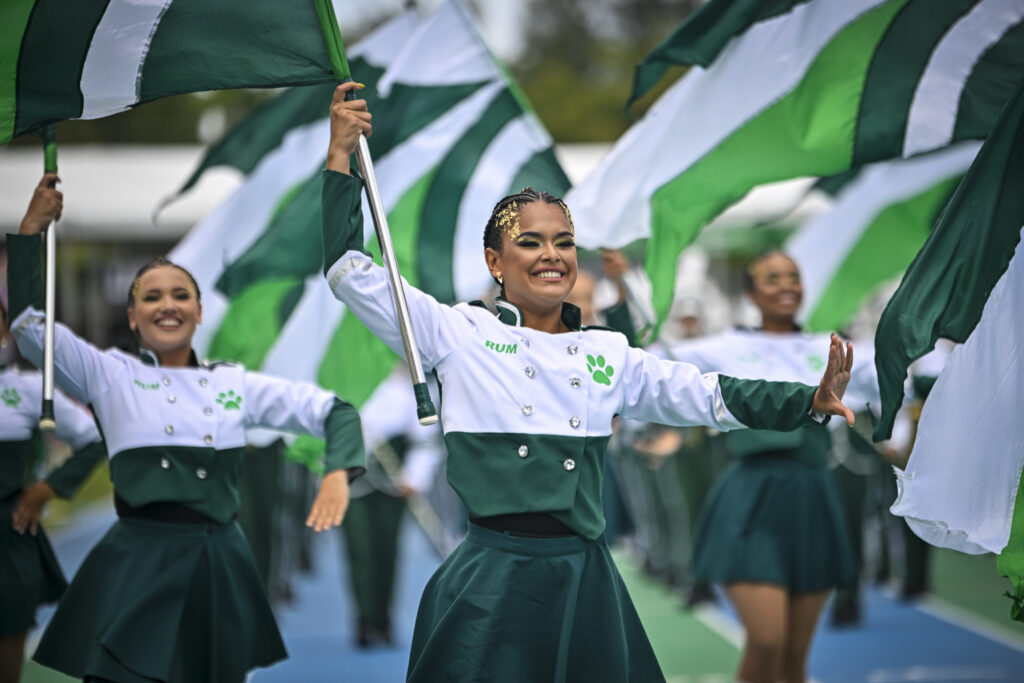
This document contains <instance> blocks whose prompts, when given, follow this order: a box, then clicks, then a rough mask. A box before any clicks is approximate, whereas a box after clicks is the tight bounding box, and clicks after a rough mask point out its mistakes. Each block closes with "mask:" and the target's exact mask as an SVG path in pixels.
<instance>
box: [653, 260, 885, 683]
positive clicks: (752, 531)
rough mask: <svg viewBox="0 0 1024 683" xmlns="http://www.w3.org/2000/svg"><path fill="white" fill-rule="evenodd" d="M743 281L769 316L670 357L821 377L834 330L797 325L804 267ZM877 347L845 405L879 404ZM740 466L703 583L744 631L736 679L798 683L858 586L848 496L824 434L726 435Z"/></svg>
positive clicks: (716, 511)
mask: <svg viewBox="0 0 1024 683" xmlns="http://www.w3.org/2000/svg"><path fill="white" fill-rule="evenodd" d="M744 286H745V288H746V290H747V294H748V296H749V297H750V300H751V301H752V302H753V303H754V305H755V306H756V307H757V308H758V310H759V311H760V314H761V326H760V328H758V329H744V328H740V329H736V330H731V331H728V332H724V333H722V334H718V335H714V336H711V337H704V338H702V339H697V340H694V341H688V342H686V343H682V344H679V345H678V346H677V347H675V348H673V349H672V350H671V354H670V355H671V357H672V358H674V359H676V360H680V361H683V362H687V363H692V364H693V365H695V366H697V367H698V368H700V369H701V370H702V371H704V372H722V373H726V374H728V375H731V376H733V377H743V378H752V377H765V378H768V379H772V380H778V381H796V382H807V381H813V380H814V378H815V377H817V376H818V375H819V374H820V373H821V369H822V368H823V367H825V365H826V363H827V359H826V358H825V356H824V354H823V353H822V349H823V346H824V344H825V343H826V342H827V339H828V335H827V334H808V333H806V332H803V331H802V330H801V329H800V327H799V325H797V322H796V314H797V310H798V309H799V308H800V303H801V301H802V300H803V286H802V284H801V280H800V271H799V268H798V267H797V264H796V263H794V262H793V260H792V259H791V258H790V257H788V256H787V255H785V254H784V253H782V252H779V251H772V252H768V253H765V254H762V255H761V256H759V257H757V258H756V259H754V260H753V261H752V262H751V263H750V264H749V265H748V267H747V269H746V271H745V272H744ZM870 355H871V354H870V349H865V348H864V347H863V346H862V347H860V350H859V352H858V357H859V362H858V367H857V369H856V370H855V371H854V372H852V373H851V375H850V378H849V380H850V383H849V385H848V387H847V392H846V402H847V404H848V405H851V406H860V407H863V406H866V404H867V403H870V402H874V403H876V405H877V402H878V398H877V392H878V389H877V386H878V383H877V377H876V375H875V372H874V363H872V362H871V361H870ZM725 444H726V448H727V449H728V450H729V452H730V454H731V455H732V456H733V457H734V458H735V459H736V462H735V463H734V464H733V465H732V466H731V467H730V468H729V470H727V471H726V473H725V474H724V475H723V476H722V478H721V479H720V480H719V481H718V482H717V483H716V485H715V486H714V488H713V489H712V490H711V492H710V493H709V494H708V497H707V500H706V502H705V505H704V509H703V512H702V514H701V520H700V523H699V525H698V529H697V535H696V543H695V546H694V568H695V571H696V573H697V575H698V576H700V577H701V578H703V579H707V580H709V581H711V582H713V583H717V584H721V585H722V586H723V587H724V589H725V592H726V594H727V595H728V597H729V600H730V601H731V602H732V603H733V605H734V606H735V608H736V611H737V613H738V615H739V618H740V621H741V622H742V623H743V627H744V630H745V631H746V638H745V643H744V648H743V656H742V658H741V661H740V666H739V671H738V672H737V679H738V680H742V681H749V682H750V683H775V682H776V681H786V682H787V683H798V682H801V681H803V680H805V678H806V664H807V657H808V654H809V652H810V648H811V641H812V638H813V635H814V631H815V627H816V625H817V623H818V618H819V615H820V614H821V611H822V609H823V607H824V606H825V602H826V600H827V599H828V596H829V593H830V592H831V591H832V589H833V588H834V587H836V586H846V585H849V584H850V583H851V582H853V581H855V578H856V577H855V571H854V563H853V554H852V548H851V546H850V543H849V539H848V535H847V530H846V526H845V522H844V520H843V516H842V510H841V508H840V505H839V492H838V490H837V489H836V485H835V481H834V480H833V475H832V472H831V471H830V470H829V468H828V466H827V465H826V461H825V458H826V455H827V453H828V451H829V448H830V447H831V437H830V435H829V433H828V431H827V430H824V429H823V430H801V431H799V432H780V431H769V430H750V431H743V432H733V433H730V434H726V435H725Z"/></svg>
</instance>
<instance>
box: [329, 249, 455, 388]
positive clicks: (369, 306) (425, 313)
mask: <svg viewBox="0 0 1024 683" xmlns="http://www.w3.org/2000/svg"><path fill="white" fill-rule="evenodd" d="M327 282H328V284H329V285H330V287H331V291H332V292H334V296H335V297H337V298H338V299H339V300H340V301H342V302H343V303H344V304H345V305H346V306H348V307H349V308H350V309H351V310H352V312H353V313H355V314H356V317H358V318H359V319H360V320H361V321H362V322H363V324H364V325H366V327H367V328H369V329H370V331H371V332H373V333H374V334H375V335H377V337H379V338H380V339H381V341H383V342H384V343H385V344H387V345H388V347H390V348H391V350H392V351H394V352H395V353H397V354H398V355H399V356H401V357H402V358H405V348H404V347H403V345H402V335H401V332H400V331H399V328H398V315H397V314H396V313H395V305H394V301H393V299H392V295H391V286H390V285H389V283H388V278H387V273H386V272H385V270H384V269H383V268H382V267H380V266H378V265H377V264H375V263H374V262H373V261H372V260H371V259H370V257H369V256H367V255H366V254H363V253H361V252H358V251H349V252H346V253H345V255H344V256H342V257H341V258H340V259H339V260H338V261H337V263H335V264H334V265H333V266H332V267H331V268H330V270H328V271H327ZM402 285H403V287H404V288H405V296H406V300H407V301H408V304H409V315H410V317H411V318H412V326H413V331H414V333H415V335H416V343H417V345H418V347H419V352H420V358H421V360H422V362H423V364H424V365H425V366H426V367H427V368H434V367H436V366H437V365H438V364H439V363H440V362H441V361H442V360H444V358H445V357H446V356H447V355H448V354H449V353H451V351H452V350H453V349H454V348H456V347H457V346H458V344H459V340H460V339H462V338H464V337H465V335H467V334H469V333H470V332H472V330H473V329H474V325H473V323H472V322H471V321H470V320H469V318H467V317H466V316H464V315H462V314H461V313H459V312H458V311H455V310H453V309H452V308H451V307H450V306H445V305H444V304H441V303H438V302H437V300H436V299H434V297H432V296H430V295H429V294H426V293H424V292H421V291H420V290H418V289H416V288H415V287H411V286H410V285H409V284H408V283H407V282H405V280H404V279H403V280H402Z"/></svg>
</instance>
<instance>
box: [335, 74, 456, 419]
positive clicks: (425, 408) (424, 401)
mask: <svg viewBox="0 0 1024 683" xmlns="http://www.w3.org/2000/svg"><path fill="white" fill-rule="evenodd" d="M349 80H351V79H349ZM355 97H356V95H355V92H354V91H351V90H350V91H349V92H348V93H347V95H346V98H347V99H355ZM356 161H358V162H359V172H360V173H361V174H362V176H363V184H364V185H365V186H366V198H367V200H368V201H369V202H370V212H371V213H372V214H373V227H374V230H376V232H377V241H378V242H379V243H380V253H381V258H382V260H383V261H384V268H385V270H387V273H388V281H389V283H390V284H391V294H392V296H393V298H394V301H395V312H396V313H397V314H398V326H399V328H400V329H401V331H402V345H403V346H404V347H405V358H406V360H407V361H408V362H409V374H410V375H411V376H412V390H413V393H414V394H415V395H416V417H417V418H419V421H420V424H421V425H432V424H435V423H436V422H437V411H436V410H435V409H434V403H433V401H431V400H430V392H429V391H428V390H427V378H426V376H425V375H424V374H423V364H422V363H421V362H420V354H419V349H418V347H417V346H416V333H415V332H414V331H413V328H412V318H411V317H410V316H409V305H408V304H407V303H406V301H405V289H404V288H403V287H402V276H401V274H400V273H399V272H398V261H397V259H395V248H394V246H393V245H392V244H391V230H390V229H389V228H388V216H387V213H386V212H385V211H384V202H383V201H382V200H381V198H380V190H379V189H378V188H377V176H376V175H374V172H373V160H372V159H371V158H370V146H369V145H368V144H367V143H366V137H365V136H363V135H360V136H359V146H358V147H357V148H356Z"/></svg>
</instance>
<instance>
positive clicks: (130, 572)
mask: <svg viewBox="0 0 1024 683" xmlns="http://www.w3.org/2000/svg"><path fill="white" fill-rule="evenodd" d="M286 656H287V653H286V652H285V649H284V643H283V642H282V641H281V634H280V632H279V631H278V629H277V623H276V622H275V621H274V615H273V613H272V612H271V610H270V604H269V603H268V602H267V598H266V591H265V590H264V587H263V583H262V581H261V580H260V578H259V575H258V573H257V571H256V566H255V564H254V562H253V560H252V555H251V553H250V552H249V547H248V546H247V545H246V542H245V539H244V538H243V537H242V534H241V532H240V531H239V529H238V526H237V525H236V524H234V523H229V524H175V523H168V522H153V521H148V520H136V519H122V520H118V521H117V522H115V523H114V525H113V526H112V527H111V528H110V530H109V531H108V532H107V533H106V535H105V536H104V537H103V539H102V540H101V541H100V542H99V543H98V544H97V545H96V547H95V548H93V549H92V551H91V552H90V553H89V556H88V557H87V558H86V559H85V562H84V563H83V564H82V567H81V568H80V569H79V570H78V573H77V574H76V575H75V578H74V580H73V581H72V582H71V586H70V587H69V588H68V590H67V592H66V593H65V594H64V597H63V598H62V599H61V601H60V604H59V606H58V607H57V612H56V614H54V616H53V619H52V620H51V621H50V624H49V626H48V627H47V629H46V633H44V634H43V638H42V640H41V641H40V643H39V647H38V649H37V650H36V653H35V656H34V659H35V660H36V661H37V662H39V663H40V664H43V665H45V666H49V667H52V668H54V669H57V670H58V671H62V672H64V673H66V674H68V675H69V676H73V677H75V678H85V677H86V676H95V677H98V678H102V679H107V680H111V681H118V682H120V683H136V682H138V683H152V681H165V682H167V683H195V682H196V681H203V682H204V683H240V682H241V681H243V680H244V679H245V675H246V672H247V671H249V670H250V669H252V668H254V667H259V666H267V665H269V664H272V663H273V662H275V661H278V660H280V659H283V658H285V657H286Z"/></svg>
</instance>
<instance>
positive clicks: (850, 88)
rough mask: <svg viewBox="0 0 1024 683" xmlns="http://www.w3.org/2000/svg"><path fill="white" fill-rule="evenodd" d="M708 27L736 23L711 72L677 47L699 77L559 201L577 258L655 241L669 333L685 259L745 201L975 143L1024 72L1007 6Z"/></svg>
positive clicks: (1022, 34)
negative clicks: (707, 229)
mask: <svg viewBox="0 0 1024 683" xmlns="http://www.w3.org/2000/svg"><path fill="white" fill-rule="evenodd" d="M741 10H742V11H741ZM709 17H720V18H722V20H723V21H731V22H732V23H731V24H729V25H728V26H725V27H724V28H721V30H720V31H719V34H720V36H725V38H721V37H720V38H719V39H716V40H715V41H713V46H712V48H709V49H706V50H705V49H704V48H701V49H702V50H704V51H703V52H702V53H701V54H703V55H704V56H706V57H710V58H711V61H710V62H709V64H708V66H707V68H704V67H701V66H699V65H697V64H699V62H697V59H698V57H695V56H693V54H696V52H698V51H699V50H698V47H699V45H696V44H694V45H690V46H687V45H679V46H676V47H677V48H678V50H679V54H681V55H684V57H682V59H684V60H691V61H684V62H683V63H684V64H695V63H696V64H695V65H692V66H691V67H690V69H689V70H688V71H687V73H686V74H685V75H684V76H683V77H682V78H680V79H679V81H678V82H676V83H675V84H673V85H672V86H671V87H670V88H669V90H667V91H666V92H665V93H664V94H663V95H662V96H661V97H660V98H659V99H658V101H657V102H656V103H655V104H654V105H653V106H652V107H651V109H650V110H649V111H648V112H647V114H646V115H645V116H644V118H643V119H641V120H640V121H639V122H637V123H636V124H635V125H634V126H632V127H631V128H630V129H629V130H628V131H627V132H626V133H625V134H624V135H623V136H622V138H620V140H619V141H618V142H617V143H616V145H615V146H614V148H613V149H612V151H611V152H610V153H609V155H608V156H607V157H606V158H605V159H604V160H603V161H602V162H601V164H600V165H599V166H598V167H597V168H596V169H595V170H594V171H593V172H591V173H590V174H589V175H588V176H587V177H586V178H585V179H584V180H583V181H582V182H581V183H580V184H579V185H577V186H576V187H574V188H573V190H572V191H571V192H570V196H569V197H568V200H569V207H570V208H571V209H572V211H573V215H574V219H575V221H576V224H577V225H578V226H579V236H578V237H579V241H580V244H581V245H582V246H584V247H588V248H594V247H600V246H607V247H616V246H622V245H625V244H628V243H630V242H633V241H636V240H639V239H648V240H649V242H648V248H647V257H646V263H645V267H646V269H647V272H648V275H649V276H650V279H651V283H652V296H653V300H654V301H653V303H654V307H655V310H656V311H657V313H658V316H659V319H662V320H663V319H664V317H665V315H666V314H667V312H668V309H669V306H670V304H671V301H672V294H673V286H672V285H673V282H674V278H675V273H676V264H677V260H678V256H679V253H680V251H681V250H682V249H683V248H684V247H685V246H686V245H687V244H689V243H690V242H691V241H692V240H693V238H694V236H695V235H696V234H697V232H698V231H699V230H700V229H701V227H702V226H704V225H706V224H707V223H708V222H710V221H711V220H712V219H713V218H714V217H716V216H717V215H718V214H719V213H721V212H722V211H723V210H724V209H725V208H727V207H728V206H730V205H731V204H733V203H734V202H736V201H737V200H739V199H740V198H742V197H743V196H744V195H745V194H746V193H747V192H748V191H749V190H750V189H751V188H753V187H755V186H757V185H761V184H765V183H769V182H775V181H779V180H785V179H789V178H795V177H807V176H819V177H820V176H830V175H834V174H837V173H841V172H843V171H846V170H848V169H850V168H853V167H857V166H860V165H863V164H866V163H872V162H876V161H883V160H886V159H893V158H900V157H911V156H914V155H916V154H920V153H922V152H927V151H931V150H935V149H939V148H942V147H945V146H947V145H949V144H951V143H953V142H956V141H960V140H971V139H982V138H984V136H985V135H986V134H987V133H988V131H989V130H990V129H991V126H992V123H993V122H994V121H995V118H996V116H997V115H998V113H999V111H1000V110H1001V109H1002V106H1003V105H1004V104H1005V102H1006V101H1007V100H1008V99H1009V98H1010V96H1011V95H1012V93H1013V91H1014V88H1015V87H1016V83H1017V80H1018V78H1019V74H1020V73H1021V71H1022V69H1024V3H1020V2H1015V1H1013V0H1001V1H1000V0H950V1H949V2H941V3H936V2H932V1H931V0H809V1H807V2H789V3H787V2H780V1H774V2H773V1H771V0H763V1H762V2H741V3H734V2H733V0H711V2H709V3H708V4H707V5H706V6H705V7H704V8H703V9H702V10H701V11H700V12H698V14H697V15H696V16H695V17H694V19H693V21H705V20H707V19H708V18H709ZM702 26H703V24H702ZM710 30H711V28H710V26H708V27H706V28H702V30H701V31H684V30H682V29H681V30H680V33H679V35H680V36H689V39H690V40H693V41H698V42H699V39H701V37H702V36H709V35H710V34H709V33H708V32H709V31H710ZM716 30H717V26H716ZM709 40H710V39H709ZM691 48H692V49H691ZM687 55H688V56H687ZM701 59H703V57H701Z"/></svg>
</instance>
